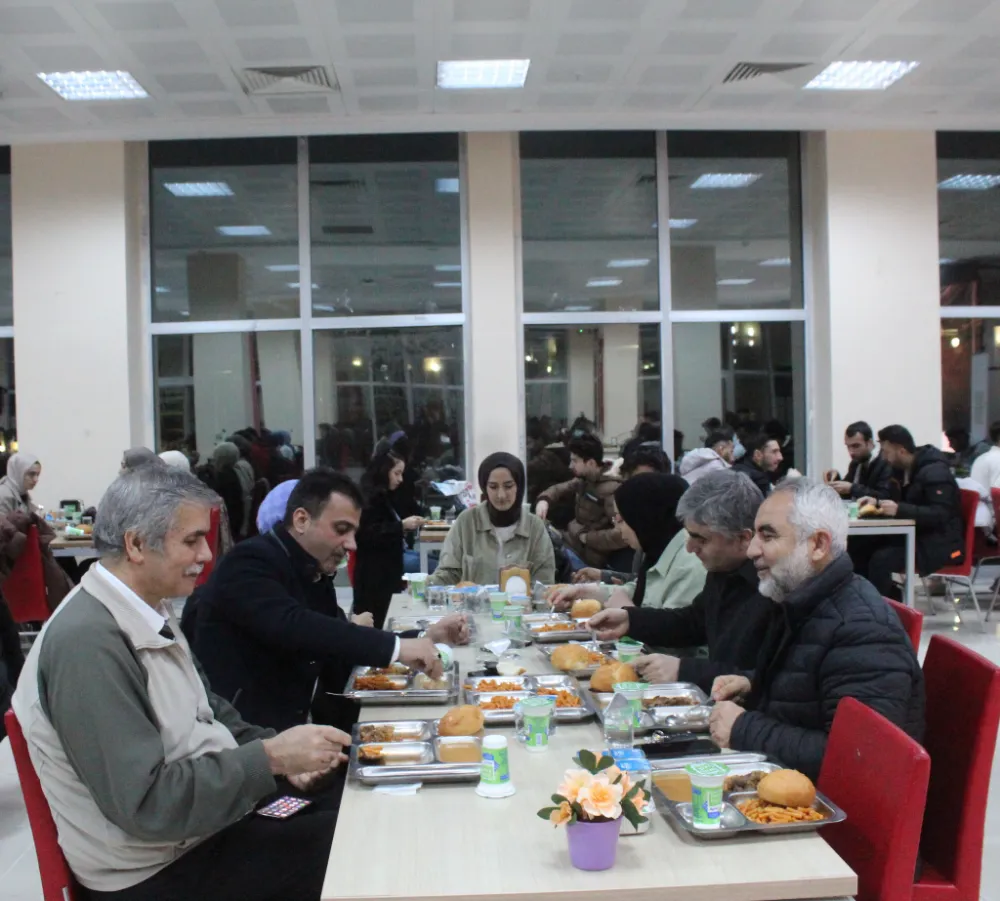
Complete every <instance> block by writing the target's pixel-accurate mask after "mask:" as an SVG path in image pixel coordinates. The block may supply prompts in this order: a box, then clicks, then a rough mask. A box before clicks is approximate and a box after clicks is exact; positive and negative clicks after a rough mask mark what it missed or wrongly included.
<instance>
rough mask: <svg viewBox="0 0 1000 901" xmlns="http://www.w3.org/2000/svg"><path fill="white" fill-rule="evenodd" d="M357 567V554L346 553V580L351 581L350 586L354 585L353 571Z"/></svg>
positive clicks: (352, 552)
mask: <svg viewBox="0 0 1000 901" xmlns="http://www.w3.org/2000/svg"><path fill="white" fill-rule="evenodd" d="M357 565H358V552H357V551H348V552H347V578H348V579H350V580H351V584H352V585H353V584H354V570H355V569H356V568H357Z"/></svg>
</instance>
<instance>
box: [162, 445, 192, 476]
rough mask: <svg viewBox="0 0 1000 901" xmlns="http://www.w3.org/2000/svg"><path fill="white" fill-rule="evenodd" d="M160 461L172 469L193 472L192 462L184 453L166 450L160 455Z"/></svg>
mask: <svg viewBox="0 0 1000 901" xmlns="http://www.w3.org/2000/svg"><path fill="white" fill-rule="evenodd" d="M160 459H161V460H162V461H163V462H164V463H165V464H166V465H167V466H169V467H170V468H171V469H180V470H182V471H183V472H191V461H190V460H189V459H188V457H187V454H185V453H184V451H179V450H166V451H163V452H162V453H161V454H160Z"/></svg>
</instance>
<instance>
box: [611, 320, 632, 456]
mask: <svg viewBox="0 0 1000 901" xmlns="http://www.w3.org/2000/svg"><path fill="white" fill-rule="evenodd" d="M603 376H604V424H603V425H604V443H605V444H610V443H611V442H612V441H613V440H616V439H618V438H619V437H620V436H622V435H625V436H626V440H627V433H629V432H631V431H632V430H633V429H634V428H635V424H636V423H637V422H638V421H639V388H638V383H639V326H637V325H631V324H623V325H606V326H604V372H603ZM622 443H624V442H622Z"/></svg>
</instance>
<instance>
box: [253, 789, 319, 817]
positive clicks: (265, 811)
mask: <svg viewBox="0 0 1000 901" xmlns="http://www.w3.org/2000/svg"><path fill="white" fill-rule="evenodd" d="M310 804H312V801H307V800H306V799H305V798H293V797H291V796H289V795H285V796H284V797H283V798H278V799H277V800H276V801H272V802H271V803H270V804H265V805H264V806H263V807H261V808H260V810H258V811H257V813H259V814H260V815H261V816H262V817H271V818H272V819H275V820H287V819H288V818H289V817H290V816H294V815H295V814H297V813H298V812H299V811H300V810H304V809H305V808H306V807H308V806H309V805H310Z"/></svg>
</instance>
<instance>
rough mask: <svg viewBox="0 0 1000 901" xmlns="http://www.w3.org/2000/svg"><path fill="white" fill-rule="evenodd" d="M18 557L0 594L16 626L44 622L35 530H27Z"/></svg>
mask: <svg viewBox="0 0 1000 901" xmlns="http://www.w3.org/2000/svg"><path fill="white" fill-rule="evenodd" d="M26 538H27V540H26V541H25V543H24V550H23V551H21V556H20V557H18V558H17V560H15V561H14V565H13V566H12V567H11V570H10V575H9V576H7V578H6V579H4V581H3V585H2V586H0V591H2V592H3V596H4V600H6V601H7V606H8V607H10V612H11V615H12V616H13V617H14V622H16V623H35V622H45V620H47V619H48V618H49V614H50V613H51V611H50V610H49V600H48V592H47V591H46V590H45V574H44V573H43V571H42V545H41V542H40V541H39V540H38V527H37V526H30V527H29V528H28V533H27V536H26Z"/></svg>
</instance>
